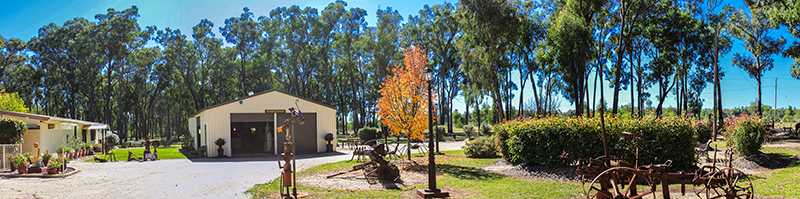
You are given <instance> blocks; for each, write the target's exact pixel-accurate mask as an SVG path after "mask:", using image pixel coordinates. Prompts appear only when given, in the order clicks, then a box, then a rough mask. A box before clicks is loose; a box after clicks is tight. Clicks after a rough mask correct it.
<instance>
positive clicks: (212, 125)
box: [188, 89, 336, 157]
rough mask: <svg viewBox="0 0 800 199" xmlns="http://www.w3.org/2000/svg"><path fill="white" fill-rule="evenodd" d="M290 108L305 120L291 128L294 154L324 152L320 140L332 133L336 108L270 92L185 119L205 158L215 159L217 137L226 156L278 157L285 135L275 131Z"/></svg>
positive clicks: (210, 107) (207, 108)
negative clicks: (206, 156) (204, 150)
mask: <svg viewBox="0 0 800 199" xmlns="http://www.w3.org/2000/svg"><path fill="white" fill-rule="evenodd" d="M298 106H299V107H298ZM290 107H295V108H299V109H300V110H301V111H302V113H303V116H304V117H305V124H304V125H297V126H296V127H295V128H296V129H295V131H296V133H295V134H294V136H295V138H294V139H295V142H296V143H295V147H296V150H297V153H319V152H325V151H326V144H327V142H326V141H325V140H324V139H323V137H324V136H325V134H328V133H332V134H334V135H335V133H336V109H335V108H333V107H331V106H328V105H325V104H322V103H319V102H315V101H312V100H308V99H304V98H301V97H299V96H296V95H292V94H289V93H286V92H283V91H279V90H274V89H273V90H267V91H264V92H261V93H257V94H253V95H250V96H247V97H244V98H240V99H236V100H232V101H229V102H225V103H221V104H217V105H213V106H209V107H206V108H204V109H203V110H200V111H199V112H198V113H196V114H194V115H192V116H191V117H189V120H188V125H189V132H190V133H191V134H192V137H194V143H193V144H194V145H195V147H197V146H203V145H205V146H206V147H207V151H208V153H207V155H208V156H209V157H216V156H217V149H218V146H217V145H216V144H214V142H216V140H217V139H219V138H222V139H224V140H225V142H226V143H225V145H223V147H222V148H223V149H224V150H225V151H224V155H227V156H237V155H251V154H280V153H282V152H283V142H284V141H285V136H286V135H285V133H283V132H280V133H276V132H275V129H277V127H278V126H282V125H283V121H284V120H286V119H287V118H290V117H291V114H290V113H289V108H290ZM335 141H336V140H335V139H334V141H332V142H331V144H333V146H334V150H336V147H335V146H336V143H335Z"/></svg>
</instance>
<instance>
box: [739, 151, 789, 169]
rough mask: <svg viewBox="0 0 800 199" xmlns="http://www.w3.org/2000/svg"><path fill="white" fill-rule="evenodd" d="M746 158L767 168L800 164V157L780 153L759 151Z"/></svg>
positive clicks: (780, 167)
mask: <svg viewBox="0 0 800 199" xmlns="http://www.w3.org/2000/svg"><path fill="white" fill-rule="evenodd" d="M744 159H745V160H747V161H750V162H753V163H755V164H758V166H761V167H764V168H767V169H782V168H788V167H795V166H798V165H800V159H798V158H797V157H795V156H791V155H785V154H778V153H757V154H754V155H751V156H747V157H745V158H744Z"/></svg>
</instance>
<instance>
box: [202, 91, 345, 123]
mask: <svg viewBox="0 0 800 199" xmlns="http://www.w3.org/2000/svg"><path fill="white" fill-rule="evenodd" d="M271 92H278V93H282V94H285V95H289V96H292V97H296V98H298V99H302V100H305V101H308V102H311V103H314V104H317V105H320V106H322V107H326V108H330V109H333V110H336V108H335V107H333V106H331V105H327V104H323V103H322V102H317V101H314V100H310V99H307V98H304V97H300V96H297V95H295V94H291V93H287V92H285V91H282V90H278V89H269V90H266V91H262V92H259V93H256V94H253V95H249V96H247V97H243V98H236V99H233V100H231V101H227V102H223V103H219V104H215V105H212V106H208V107H205V108H203V109H201V110H199V111H197V112H196V113H194V114H192V117H196V116H197V115H199V114H200V113H202V112H203V111H206V110H210V109H214V108H217V107H220V106H224V105H228V104H231V103H234V102H238V101H241V100H245V99H247V98H251V97H255V96H259V95H264V94H267V93H271Z"/></svg>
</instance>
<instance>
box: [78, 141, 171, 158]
mask: <svg viewBox="0 0 800 199" xmlns="http://www.w3.org/2000/svg"><path fill="white" fill-rule="evenodd" d="M178 148H180V145H172V146H170V147H163V148H162V147H159V148H158V159H186V156H185V155H184V154H183V153H181V152H178ZM151 150H152V149H151ZM111 152H113V153H114V155H115V156H117V160H119V161H126V160H128V152H133V153H134V154H136V155H138V156H139V158H142V153H144V148H127V149H114V150H112V151H111ZM98 156H99V157H100V158H104V157H105V156H103V155H98ZM86 162H94V158H90V159H88V160H86Z"/></svg>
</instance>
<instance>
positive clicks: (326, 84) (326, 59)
mask: <svg viewBox="0 0 800 199" xmlns="http://www.w3.org/2000/svg"><path fill="white" fill-rule="evenodd" d="M345 6H347V2H344V1H341V0H339V1H336V2H333V3H330V4H328V6H327V7H325V10H323V11H322V12H321V13H320V16H319V17H318V20H317V21H318V23H315V24H314V25H315V27H314V34H316V35H317V37H316V39H317V42H316V43H318V45H317V46H316V49H315V50H314V52H315V53H316V54H315V55H314V56H316V57H318V64H317V65H318V67H317V69H316V71H317V72H316V73H315V74H314V78H315V79H316V80H317V82H318V83H319V87H320V89H321V92H320V93H321V94H322V95H321V96H317V97H318V98H320V99H319V100H320V101H321V102H323V103H326V104H331V105H333V106H336V105H337V104H338V103H339V102H338V101H339V100H340V99H339V97H341V95H336V94H334V91H336V90H338V87H337V85H336V84H335V83H334V82H335V81H336V80H335V79H336V78H337V76H339V75H341V74H337V73H336V69H334V62H335V60H336V56H337V55H336V51H335V50H334V45H335V43H336V35H337V33H338V32H339V30H341V27H342V26H341V23H342V20H343V17H344V15H345V14H346V13H347V10H345V8H344V7H345Z"/></svg>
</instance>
